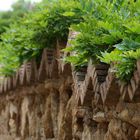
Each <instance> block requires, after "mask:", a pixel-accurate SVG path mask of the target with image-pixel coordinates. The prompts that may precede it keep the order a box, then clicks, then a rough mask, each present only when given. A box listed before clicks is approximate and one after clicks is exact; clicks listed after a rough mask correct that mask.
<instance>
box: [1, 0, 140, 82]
mask: <svg viewBox="0 0 140 140" xmlns="http://www.w3.org/2000/svg"><path fill="white" fill-rule="evenodd" d="M139 7H140V1H139V0H137V1H134V0H69V1H67V0H51V1H50V0H44V1H43V3H40V4H39V6H36V7H35V8H34V9H33V11H31V12H29V13H28V14H26V16H24V17H23V18H21V19H20V20H17V21H16V22H15V23H13V24H11V25H10V27H9V28H7V30H6V32H4V33H3V34H2V35H1V40H2V41H1V42H0V47H1V52H0V62H1V66H2V67H1V68H0V72H1V74H2V75H5V76H9V75H11V74H12V73H14V72H15V71H16V69H17V68H18V67H19V66H20V65H21V64H22V63H23V62H24V61H27V60H30V59H31V58H33V57H35V58H38V57H39V56H40V54H41V52H42V50H43V48H46V47H48V48H52V47H55V46H56V41H57V40H59V41H63V42H66V41H67V38H68V33H69V27H70V28H71V29H72V30H74V31H76V32H78V35H77V36H76V38H75V39H74V40H72V41H71V42H70V44H71V46H70V47H68V48H66V49H65V51H68V52H74V54H75V55H74V56H69V57H67V58H65V60H66V61H67V62H70V63H72V64H74V66H75V68H76V69H79V68H81V67H82V66H85V65H87V62H88V61H89V59H92V60H93V62H94V63H100V62H104V63H107V64H111V66H112V69H113V72H115V73H116V76H117V77H118V78H119V79H121V80H123V81H129V80H130V78H131V77H132V74H133V72H134V70H135V69H136V61H137V60H138V59H139V58H140V10H139Z"/></svg>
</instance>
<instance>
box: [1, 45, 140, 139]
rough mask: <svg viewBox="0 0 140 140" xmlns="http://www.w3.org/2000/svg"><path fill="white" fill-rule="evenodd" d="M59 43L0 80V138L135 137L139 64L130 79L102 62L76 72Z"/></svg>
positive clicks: (138, 133)
mask: <svg viewBox="0 0 140 140" xmlns="http://www.w3.org/2000/svg"><path fill="white" fill-rule="evenodd" d="M63 47H64V45H63V44H57V49H55V50H50V49H44V51H43V54H42V60H41V63H40V65H39V66H38V65H37V64H36V63H35V61H34V60H32V61H30V62H28V63H26V64H23V66H22V67H21V68H20V69H19V70H18V71H17V73H16V74H15V75H13V76H12V77H8V78H5V80H4V82H3V83H1V85H0V86H1V88H0V91H1V94H0V140H140V90H139V88H140V64H139V61H138V62H137V70H136V71H135V73H134V75H133V77H132V79H131V81H130V83H129V84H127V85H125V84H123V83H121V82H120V81H119V80H118V79H116V78H115V76H114V74H112V73H110V70H109V66H108V65H105V64H98V65H93V64H92V61H90V62H89V64H88V67H84V68H82V69H81V70H79V71H78V72H75V71H74V70H73V69H74V68H73V67H72V66H70V65H69V64H65V63H64V62H63V61H61V58H62V57H64V56H66V55H67V54H64V53H63V52H61V51H60V50H61V48H63Z"/></svg>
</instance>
